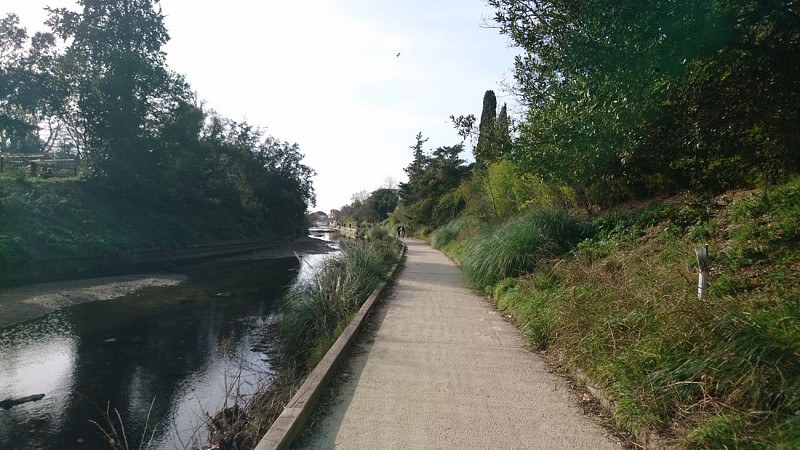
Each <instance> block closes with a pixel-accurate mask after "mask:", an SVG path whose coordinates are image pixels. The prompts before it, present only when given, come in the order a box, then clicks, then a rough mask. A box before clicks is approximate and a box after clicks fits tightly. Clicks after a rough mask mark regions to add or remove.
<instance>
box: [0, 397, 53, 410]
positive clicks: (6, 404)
mask: <svg viewBox="0 0 800 450" xmlns="http://www.w3.org/2000/svg"><path fill="white" fill-rule="evenodd" d="M43 398H44V394H35V395H28V396H25V397H20V398H7V399H5V400H3V401H0V409H11V408H13V407H15V406H18V405H21V404H23V403H28V402H38V401H39V400H41V399H43Z"/></svg>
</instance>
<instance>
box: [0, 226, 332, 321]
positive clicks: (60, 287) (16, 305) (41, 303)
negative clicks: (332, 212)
mask: <svg viewBox="0 0 800 450" xmlns="http://www.w3.org/2000/svg"><path fill="white" fill-rule="evenodd" d="M335 249H336V247H335V246H334V244H332V243H331V242H328V241H323V240H321V239H314V238H310V237H304V238H299V239H295V240H293V241H291V242H286V243H284V244H279V245H276V246H273V247H270V248H266V249H262V250H256V251H252V252H247V253H241V254H236V255H228V256H219V257H211V258H206V259H203V260H202V261H192V262H190V263H186V264H182V265H175V266H174V267H172V268H171V270H168V271H147V272H146V273H136V274H126V275H118V276H107V277H94V278H82V279H77V280H68V281H55V282H46V283H35V284H26V285H19V286H13V287H7V288H0V328H4V327H8V326H11V325H13V324H15V323H19V322H25V321H27V320H32V319H35V318H37V317H41V316H43V315H45V314H49V313H51V312H53V311H56V310H58V309H61V308H66V307H69V306H73V305H77V304H81V303H88V302H94V301H106V300H113V299H116V298H120V297H124V296H126V295H130V294H133V293H136V292H137V291H139V290H141V289H145V288H151V287H166V286H172V285H175V284H179V283H182V282H184V281H185V280H186V279H187V276H186V275H185V274H184V273H182V272H184V271H189V270H191V269H196V268H198V267H213V266H214V265H219V264H228V263H231V262H236V261H252V260H261V259H278V258H288V257H293V256H295V255H300V254H320V253H329V252H331V251H333V250H335Z"/></svg>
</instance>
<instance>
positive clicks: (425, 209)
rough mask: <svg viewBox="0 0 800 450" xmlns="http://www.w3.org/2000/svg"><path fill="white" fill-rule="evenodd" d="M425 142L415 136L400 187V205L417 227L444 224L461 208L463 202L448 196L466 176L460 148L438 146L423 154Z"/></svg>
mask: <svg viewBox="0 0 800 450" xmlns="http://www.w3.org/2000/svg"><path fill="white" fill-rule="evenodd" d="M424 143H425V140H422V134H421V133H420V134H418V135H417V144H416V145H413V146H411V149H412V150H414V160H413V161H412V162H411V164H410V165H409V166H408V167H407V168H406V169H405V171H406V173H407V174H408V182H406V183H401V184H400V192H399V193H400V202H401V204H402V205H403V208H404V212H405V214H406V215H407V216H408V217H409V218H411V219H412V220H414V221H415V222H417V223H418V224H423V225H430V226H436V225H441V224H443V223H446V222H447V221H448V220H450V219H452V218H453V217H455V215H457V214H458V212H460V210H461V209H463V206H464V203H463V201H461V200H459V199H457V198H455V197H453V196H451V195H449V194H451V193H452V192H453V191H455V190H456V189H457V188H458V186H459V185H460V184H461V181H462V180H464V179H466V178H468V177H469V173H470V169H471V168H470V167H469V166H466V165H465V161H464V160H463V159H461V158H460V156H459V155H460V154H461V152H462V151H464V146H463V145H461V144H459V145H454V146H446V147H439V148H437V149H436V150H434V151H433V152H432V154H431V155H430V156H429V155H426V154H425V152H424V150H423V149H422V145H423V144H424Z"/></svg>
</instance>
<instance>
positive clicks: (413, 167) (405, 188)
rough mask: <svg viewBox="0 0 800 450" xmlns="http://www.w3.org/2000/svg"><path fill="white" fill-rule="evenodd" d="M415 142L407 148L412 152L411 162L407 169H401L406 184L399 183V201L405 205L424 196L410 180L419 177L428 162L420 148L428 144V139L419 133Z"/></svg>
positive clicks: (428, 159)
mask: <svg viewBox="0 0 800 450" xmlns="http://www.w3.org/2000/svg"><path fill="white" fill-rule="evenodd" d="M416 141H417V142H416V143H415V144H414V145H412V146H410V147H409V148H410V149H411V150H413V151H414V153H413V160H412V161H411V164H409V165H408V167H406V168H404V169H403V171H404V172H405V173H406V175H408V182H407V183H400V199H401V201H402V202H403V203H405V204H407V205H410V204H412V203H415V202H416V201H417V199H418V198H419V197H420V195H424V194H423V193H421V192H419V191H418V190H417V189H416V188H415V186H414V184H413V182H412V180H416V179H417V178H418V177H420V176H421V175H422V173H423V172H424V171H425V169H426V168H427V166H428V163H429V162H430V158H428V156H427V155H425V151H424V150H423V148H422V146H423V145H425V143H426V142H428V139H423V138H422V132H421V131H420V132H419V133H417V136H416Z"/></svg>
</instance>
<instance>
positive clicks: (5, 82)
mask: <svg viewBox="0 0 800 450" xmlns="http://www.w3.org/2000/svg"><path fill="white" fill-rule="evenodd" d="M54 54H55V42H54V39H53V36H52V35H51V34H49V33H36V34H35V35H34V36H33V37H31V38H29V36H28V33H27V31H26V30H25V28H23V27H21V26H20V24H19V18H18V17H17V16H16V15H15V14H8V15H6V17H4V18H3V19H0V151H4V152H37V153H38V152H41V151H44V150H47V149H49V147H50V146H51V145H52V142H53V141H54V136H55V133H54V132H52V130H51V129H50V127H48V129H47V130H44V131H45V132H42V131H43V130H42V127H41V126H40V125H41V124H43V123H45V122H47V124H48V125H52V122H50V121H48V119H50V112H51V107H50V105H52V104H54V102H55V99H56V96H55V92H54V90H53V87H54V83H53V80H52V74H51V69H52V59H53V57H54Z"/></svg>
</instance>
